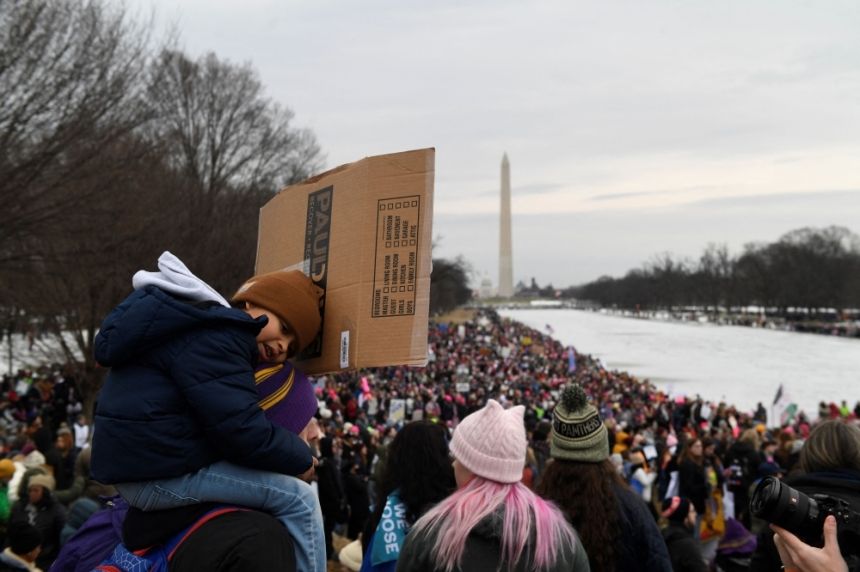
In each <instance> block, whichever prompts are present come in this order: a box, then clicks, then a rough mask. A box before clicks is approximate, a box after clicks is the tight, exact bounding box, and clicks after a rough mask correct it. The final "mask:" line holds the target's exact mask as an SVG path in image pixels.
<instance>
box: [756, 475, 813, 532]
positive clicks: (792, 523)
mask: <svg viewBox="0 0 860 572" xmlns="http://www.w3.org/2000/svg"><path fill="white" fill-rule="evenodd" d="M750 511H751V512H752V514H753V515H754V516H756V517H758V518H762V519H764V520H767V521H768V522H772V523H774V524H776V525H778V526H781V527H782V528H784V529H786V530H788V531H790V532H793V533H794V534H796V535H797V536H799V537H800V538H801V539H802V540H805V541H806V542H808V543H817V542H819V540H820V538H821V531H822V529H823V524H824V522H823V516H822V515H821V513H820V510H819V507H818V503H817V502H815V500H813V499H811V498H809V497H808V496H806V495H805V494H803V493H802V492H800V491H797V490H795V489H793V488H791V487H790V486H788V485H786V484H785V483H783V482H781V481H780V480H778V479H775V478H773V477H767V478H765V479H762V481H761V482H760V483H759V484H758V486H757V487H756V489H755V492H753V497H752V499H751V501H750Z"/></svg>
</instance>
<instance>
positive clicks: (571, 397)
mask: <svg viewBox="0 0 860 572" xmlns="http://www.w3.org/2000/svg"><path fill="white" fill-rule="evenodd" d="M550 456H551V457H552V458H553V459H566V460H568V461H580V462H584V463H600V462H602V461H605V460H606V459H608V458H609V438H608V434H607V431H606V425H604V424H603V420H602V419H600V415H599V414H598V413H597V409H596V408H595V407H594V406H593V405H591V404H589V403H588V397H587V396H586V395H585V391H584V390H583V389H582V387H581V386H579V385H576V384H573V383H572V384H570V385H568V386H567V387H565V388H564V391H562V393H561V403H559V404H558V405H556V406H555V409H554V410H553V412H552V438H551V440H550Z"/></svg>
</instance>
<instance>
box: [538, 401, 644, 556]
mask: <svg viewBox="0 0 860 572" xmlns="http://www.w3.org/2000/svg"><path fill="white" fill-rule="evenodd" d="M550 455H551V456H552V459H553V462H552V463H548V464H547V466H546V468H545V470H544V474H543V476H542V477H541V480H540V482H539V483H538V486H537V493H538V494H539V495H541V496H542V497H543V498H546V499H549V500H551V501H553V502H555V503H556V504H557V505H558V506H559V507H560V508H561V509H562V510H563V511H565V512H566V513H567V515H568V516H569V517H570V519H571V522H572V523H573V526H574V528H575V529H576V530H577V531H578V532H579V534H580V537H581V538H582V544H583V545H584V546H585V550H586V552H587V553H588V559H589V561H590V562H591V563H592V569H594V568H595V567H597V568H600V569H604V570H612V569H614V568H615V554H616V546H617V543H618V539H617V538H616V534H617V531H618V529H619V523H620V515H619V508H618V503H617V502H615V498H616V492H615V489H616V487H620V488H627V484H626V483H625V481H624V480H623V478H622V477H621V475H620V474H619V473H618V471H617V470H616V468H615V465H613V464H612V462H610V460H609V447H608V441H607V431H606V426H605V425H604V423H603V422H602V420H601V418H600V414H599V412H598V411H597V409H596V408H595V407H594V406H593V405H592V404H590V403H589V402H588V397H587V396H586V394H585V391H584V390H583V389H582V387H581V386H580V385H578V384H569V385H568V386H567V387H565V388H564V391H563V392H562V395H561V402H560V403H559V404H558V405H557V406H556V407H555V410H554V411H553V424H552V436H551V437H550Z"/></svg>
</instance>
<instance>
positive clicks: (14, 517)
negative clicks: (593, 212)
mask: <svg viewBox="0 0 860 572" xmlns="http://www.w3.org/2000/svg"><path fill="white" fill-rule="evenodd" d="M428 341H429V348H428V355H429V361H428V364H427V366H426V367H422V368H407V367H388V368H376V369H368V370H361V371H359V372H344V373H340V374H334V375H326V376H320V377H316V378H312V382H314V383H315V387H316V392H317V398H318V402H319V410H318V412H317V418H318V422H319V425H320V427H321V429H322V434H323V435H324V436H323V438H322V439H321V440H320V442H319V444H318V449H319V450H318V453H319V459H320V463H319V465H318V467H317V469H316V480H315V487H316V490H317V493H318V496H319V500H320V506H321V508H322V513H323V519H324V523H325V531H326V542H327V546H326V550H327V553H328V557H329V558H330V559H331V560H338V559H339V560H340V562H343V563H344V564H345V565H346V566H348V567H351V568H353V569H355V570H358V566H359V565H360V562H361V547H362V545H363V546H364V548H365V550H367V545H368V541H369V539H370V538H372V537H373V534H374V530H375V529H376V526H377V525H378V523H379V521H380V518H381V514H382V506H383V505H384V504H385V502H386V495H388V494H390V493H391V490H390V489H391V487H390V486H389V488H388V489H386V478H387V477H386V475H387V474H389V473H390V469H387V458H388V456H389V453H390V452H392V451H393V450H394V449H393V448H392V443H394V442H395V439H396V438H397V436H398V434H400V433H402V432H403V428H404V427H407V426H411V424H412V423H414V422H416V421H420V422H421V424H422V425H427V424H432V425H434V426H438V427H441V428H442V433H443V435H444V436H445V439H444V440H446V441H447V439H448V438H450V437H451V435H452V432H454V431H455V429H456V428H457V426H458V425H459V424H460V422H461V421H462V420H464V419H465V418H466V417H467V416H469V415H471V414H473V413H476V412H479V410H482V408H485V406H487V404H488V403H489V402H490V400H493V401H495V402H497V403H498V404H500V405H501V406H502V407H503V408H511V407H513V406H518V405H521V406H523V412H522V418H523V422H524V424H525V429H526V434H527V439H528V448H527V453H526V455H525V456H524V457H523V459H522V476H521V482H522V484H523V485H525V486H526V487H528V489H529V490H531V491H536V492H537V493H538V494H540V495H541V496H543V497H544V498H548V499H550V500H553V501H554V502H555V503H556V504H558V505H559V506H560V507H561V508H562V509H564V510H565V511H566V513H567V516H568V518H569V519H570V521H571V523H572V524H573V525H574V528H575V529H576V531H577V533H578V534H579V536H580V537H581V538H582V541H583V545H584V546H585V549H586V551H587V553H588V556H589V561H590V568H591V569H592V570H615V569H617V570H625V569H628V568H626V567H625V566H623V565H622V564H621V562H624V561H625V558H627V557H628V555H626V552H625V549H624V546H623V545H624V544H625V542H628V543H629V542H633V541H632V540H631V539H630V538H629V537H626V536H625V537H619V536H618V533H617V531H613V530H610V529H608V528H607V527H605V526H604V527H603V528H601V526H598V525H596V524H589V521H588V518H587V517H586V516H584V515H582V514H580V515H576V514H570V513H571V512H576V511H577V510H581V511H585V510H589V511H591V512H592V514H594V512H595V511H597V513H598V514H599V511H600V510H601V509H600V507H590V506H588V505H587V504H586V505H583V504H582V503H579V504H577V503H576V502H572V501H571V502H572V504H570V506H566V504H565V503H566V502H569V499H568V500H566V499H565V498H557V497H558V495H554V494H553V490H552V485H551V484H550V481H552V480H553V479H554V478H555V479H557V478H558V477H553V474H554V473H553V471H556V472H558V470H560V469H558V468H555V469H553V470H550V466H551V465H553V464H556V465H557V464H559V462H560V461H559V460H569V461H570V463H572V464H576V462H577V461H578V460H582V458H581V455H580V456H577V455H579V454H577V455H571V456H567V457H565V455H563V454H561V455H556V454H554V453H553V450H552V449H553V447H554V446H555V445H554V441H553V436H552V433H553V424H552V420H553V410H554V409H557V408H558V407H559V404H560V403H561V402H562V396H563V392H564V391H565V389H566V388H567V387H568V386H570V385H576V386H579V387H581V388H582V389H583V390H584V394H585V395H586V396H587V399H588V402H589V404H590V405H588V407H591V408H593V409H594V411H595V413H596V415H597V416H598V418H599V419H600V420H601V422H602V428H601V430H600V432H599V439H600V441H601V442H600V443H599V444H598V445H595V444H592V449H593V450H590V451H591V452H588V453H585V454H587V455H593V454H595V453H594V451H597V453H596V454H597V457H596V458H597V459H601V458H602V455H603V453H602V452H601V451H604V450H605V457H606V458H607V459H608V462H609V463H611V466H612V471H613V475H612V479H616V480H617V482H618V485H617V486H618V487H621V488H622V489H623V492H618V491H617V490H616V492H613V493H611V494H612V495H615V497H617V499H618V502H619V503H621V504H624V503H628V504H630V503H634V504H636V506H635V507H634V508H635V509H636V510H637V511H638V510H639V508H640V507H641V509H642V510H644V511H645V512H644V513H642V514H646V515H647V516H648V520H649V521H650V522H648V523H647V525H646V524H645V523H644V521H643V523H642V524H640V525H637V526H639V527H640V528H642V527H645V526H647V527H659V529H660V530H661V531H662V532H660V533H657V534H659V542H660V545H661V546H666V547H667V549H666V550H667V553H668V555H669V558H671V563H672V566H674V569H675V570H687V569H689V570H707V569H708V567H710V568H711V569H717V566H719V568H720V569H722V570H726V571H731V570H745V569H752V570H771V569H776V570H778V569H779V560H778V558H777V559H776V560H775V561H774V558H775V556H774V555H775V552H774V551H773V547H772V542H770V546H769V548H768V550H769V551H770V553H766V552H765V551H763V548H762V546H759V549H758V552H756V547H757V545H763V544H765V543H766V542H765V541H764V540H763V539H766V538H767V537H770V536H772V531H770V529H769V528H768V527H767V523H766V522H764V521H760V520H758V519H757V518H755V516H754V515H752V514H750V511H749V508H748V506H749V497H750V493H751V491H752V490H753V488H754V487H755V486H756V484H757V483H758V482H759V481H760V480H761V479H762V478H765V477H769V476H776V477H785V476H788V475H791V474H794V473H797V472H800V471H802V470H803V469H802V467H801V466H800V464H799V459H800V458H801V452H802V450H803V447H804V442H805V440H807V439H808V438H809V436H810V433H811V432H812V431H813V430H814V429H815V427H816V425H818V424H821V423H822V422H824V421H826V420H838V422H839V423H841V424H844V425H847V426H851V425H854V426H856V425H857V424H858V415H860V403H858V404H857V405H856V406H855V407H854V408H853V409H851V408H850V407H849V406H848V405H847V404H846V403H845V402H842V403H841V404H839V405H837V404H828V403H822V404H821V407H820V410H819V411H818V417H817V418H816V419H815V420H812V419H811V418H810V417H809V416H807V415H806V414H805V413H803V412H800V413H799V414H798V415H797V416H796V417H794V418H793V419H791V420H790V421H789V422H786V423H782V424H781V423H779V422H776V423H774V422H771V423H768V419H767V415H766V411H765V408H764V407H762V406H761V404H760V405H759V407H758V408H757V410H756V411H742V410H739V409H738V408H737V407H734V406H733V405H731V404H726V403H717V402H713V401H710V400H708V399H706V398H702V397H699V396H686V397H678V396H671V397H670V396H669V395H667V394H666V393H664V392H663V391H660V390H658V389H657V388H656V387H655V386H654V385H653V384H651V383H649V382H648V381H647V380H640V379H637V378H636V377H634V376H632V375H629V374H627V373H625V372H620V371H609V370H607V369H605V368H604V367H603V366H602V365H601V363H600V362H599V361H598V360H596V359H593V358H592V357H591V356H589V355H586V354H577V353H574V350H573V348H567V347H564V346H563V345H562V344H560V343H559V342H558V341H556V340H555V339H553V338H552V337H551V336H550V335H547V334H544V333H541V332H539V331H536V330H534V329H530V328H528V327H526V326H524V325H522V324H520V323H517V322H513V321H509V320H505V319H502V318H500V317H499V316H498V315H497V314H496V313H495V312H493V311H490V310H479V311H477V312H476V314H475V315H474V316H473V317H472V319H469V320H466V321H464V322H462V323H454V322H451V323H446V322H433V323H431V324H430V328H429V336H428ZM0 389H2V394H0V446H2V454H0V457H2V460H0V536H2V537H3V539H4V542H5V543H6V544H5V545H6V546H7V548H6V551H5V552H4V553H3V554H4V555H6V554H7V553H10V554H14V555H15V557H17V558H24V559H25V560H26V559H27V558H28V556H27V554H30V555H31V556H32V559H31V560H30V562H32V563H34V564H35V566H38V568H40V569H42V570H48V568H49V567H50V565H51V562H52V561H53V559H54V558H55V557H56V556H57V553H58V551H59V549H60V547H61V546H62V544H63V542H64V541H65V540H67V539H68V538H69V537H70V536H71V535H72V534H73V533H74V531H75V530H76V529H77V528H78V527H79V526H80V525H81V524H82V522H83V521H84V520H85V519H86V517H87V516H88V515H89V514H91V513H92V512H93V511H95V510H97V509H98V508H99V506H100V503H101V502H102V500H101V499H104V498H105V497H107V496H110V495H111V494H115V491H113V490H112V489H111V488H110V487H105V486H102V485H100V484H99V483H96V482H94V481H92V480H91V479H90V477H89V449H88V444H89V442H90V437H91V433H92V430H93V428H92V426H91V424H90V423H89V422H88V419H87V417H86V416H85V414H84V411H83V405H82V403H81V400H80V396H79V394H78V392H77V391H76V386H75V380H74V378H73V377H71V376H66V375H63V373H62V370H61V368H59V367H56V366H54V367H42V368H38V369H36V370H33V371H24V370H21V371H19V372H17V373H16V374H14V375H4V376H3V381H2V388H0ZM582 407H583V408H584V407H585V405H584V404H583V405H582ZM583 410H584V409H583ZM603 428H605V431H604V430H603ZM398 454H403V453H398ZM553 458H555V459H556V460H555V461H553ZM403 462H407V463H408V462H411V461H409V460H406V461H403ZM566 462H567V461H566ZM607 466H608V465H607ZM566 470H569V471H571V474H576V470H577V469H576V468H575V467H568V468H567V469H566ZM386 471H388V473H386ZM544 477H546V479H544ZM568 478H573V477H568ZM582 478H583V479H586V480H585V481H583V482H587V478H589V477H585V476H583V477H582ZM613 482H615V481H613ZM389 484H390V483H389ZM452 485H453V483H452ZM613 486H615V485H613ZM613 490H615V489H613ZM442 492H444V491H442ZM442 492H440V491H436V497H435V498H433V499H429V498H428V500H432V501H433V502H434V503H435V502H438V501H439V500H440V499H441V498H443V497H444V494H442ZM630 495H632V496H633V497H635V502H634V501H630V500H629V496H630ZM858 497H860V493H858ZM625 499H628V500H625ZM673 501H674V502H673ZM595 502H596V501H595ZM425 509H426V507H425ZM855 510H857V509H856V508H855ZM637 514H639V513H637ZM690 515H694V516H692V517H690ZM416 516H417V515H416ZM688 517H689V518H688ZM649 530H650V529H649ZM655 530H656V528H655ZM34 531H36V532H37V533H36V532H34ZM613 534H615V535H616V536H614V537H613V536H612V535H613ZM335 535H338V536H340V537H345V538H346V539H347V540H348V541H354V542H353V543H352V544H348V545H347V546H346V547H343V548H342V549H341V550H337V549H336V548H335V544H334V542H333V538H335ZM648 542H655V540H654V537H653V535H652V536H651V537H650V538H649V539H648ZM34 543H38V546H40V550H35V551H34V550H33V549H34V548H35V547H34V546H33V544H34ZM607 544H615V546H614V547H611V548H610V547H608V546H606V545H607ZM26 549H30V550H26ZM661 550H662V548H661ZM22 551H25V552H24V553H22ZM34 552H35V555H34V554H33V553H34ZM339 552H340V553H339ZM658 553H659V551H658ZM639 556H642V555H639ZM632 557H633V558H635V557H636V554H635V553H633V555H632ZM691 557H692V559H693V560H694V561H696V563H695V564H684V562H688V563H689V562H690V560H689V559H690V558H691ZM757 562H758V564H757ZM773 562H775V565H776V568H772V567H771V566H772V565H773ZM2 563H3V560H2V558H0V569H4V568H2ZM655 566H656V565H655ZM757 566H759V567H757ZM667 569H671V568H667Z"/></svg>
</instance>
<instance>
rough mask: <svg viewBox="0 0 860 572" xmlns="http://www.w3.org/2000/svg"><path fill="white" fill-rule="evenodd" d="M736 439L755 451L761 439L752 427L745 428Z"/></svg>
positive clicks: (759, 445)
mask: <svg viewBox="0 0 860 572" xmlns="http://www.w3.org/2000/svg"><path fill="white" fill-rule="evenodd" d="M738 441H740V442H741V443H746V444H747V445H749V446H750V447H752V448H753V450H755V451H758V450H759V448H760V447H761V439H760V438H759V434H758V431H756V430H755V429H753V428H749V429H745V430H744V431H743V433H741V436H740V438H739V439H738Z"/></svg>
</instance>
